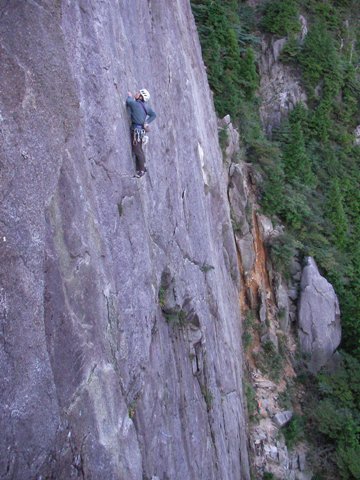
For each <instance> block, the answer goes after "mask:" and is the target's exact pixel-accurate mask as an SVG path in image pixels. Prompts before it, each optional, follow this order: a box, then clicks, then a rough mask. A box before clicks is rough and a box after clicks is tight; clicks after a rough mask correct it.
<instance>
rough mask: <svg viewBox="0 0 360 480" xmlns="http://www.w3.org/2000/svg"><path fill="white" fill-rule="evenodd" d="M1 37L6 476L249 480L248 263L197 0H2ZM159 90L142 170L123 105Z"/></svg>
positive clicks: (2, 470)
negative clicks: (242, 295)
mask: <svg viewBox="0 0 360 480" xmlns="http://www.w3.org/2000/svg"><path fill="white" fill-rule="evenodd" d="M170 3H171V5H170ZM178 45H181V48H177V46H178ZM0 48H1V59H2V60H1V62H2V74H1V76H0V87H1V88H0V91H1V102H0V129H1V131H0V135H1V142H0V143H1V145H2V154H1V170H2V171H1V190H0V191H1V216H0V218H1V223H0V229H1V237H0V238H1V245H0V282H1V285H0V314H1V329H0V338H1V344H0V368H1V372H2V375H1V385H0V409H1V412H0V418H1V433H2V434H1V440H0V459H1V460H0V475H1V478H2V479H5V480H10V479H14V478H16V479H17V480H23V479H26V480H27V479H29V478H37V479H44V478H57V479H59V480H61V479H64V480H65V479H66V480H70V479H72V478H93V479H103V480H107V479H112V480H125V479H126V480H141V479H151V478H153V479H155V478H159V479H161V480H165V479H171V480H176V479H194V480H195V479H196V480H197V479H206V480H211V479H214V480H215V479H221V480H226V479H228V480H232V479H245V480H246V479H248V478H249V468H248V457H247V434H246V421H245V418H244V407H243V394H242V369H243V366H242V352H241V326H240V313H239V290H238V287H239V273H238V269H237V255H236V248H235V243H234V239H233V233H232V227H231V221H230V212H229V209H228V204H227V191H226V185H225V179H224V172H223V162H222V157H221V151H220V148H219V145H218V136H217V122H216V118H215V114H214V110H213V107H212V99H211V94H210V91H209V88H208V84H207V78H206V74H205V70H204V67H203V63H202V58H201V51H200V47H199V43H198V39H197V34H196V29H195V25H194V22H193V18H192V14H191V10H190V4H189V2H187V1H186V2H177V3H172V2H168V1H165V0H157V1H156V2H155V1H150V0H149V1H148V2H145V1H142V0H141V1H140V0H125V1H122V2H120V3H119V2H90V1H87V0H82V1H79V2H67V1H62V0H59V1H57V2H45V1H40V0H38V1H29V2H23V1H14V2H5V3H3V4H2V6H1V7H0ZM142 86H145V87H146V88H148V89H149V90H150V92H151V94H152V97H153V105H152V106H153V108H154V110H155V111H156V112H157V114H158V117H157V120H156V122H155V123H154V124H153V127H152V132H151V134H150V137H151V138H150V142H149V145H148V146H147V147H146V148H147V160H148V162H147V167H148V173H147V175H146V176H145V177H143V178H142V179H141V180H140V179H134V178H133V172H134V164H133V159H132V157H131V148H130V139H129V122H128V116H127V112H126V109H125V106H124V99H125V95H126V92H127V91H128V90H129V89H134V88H138V87H142Z"/></svg>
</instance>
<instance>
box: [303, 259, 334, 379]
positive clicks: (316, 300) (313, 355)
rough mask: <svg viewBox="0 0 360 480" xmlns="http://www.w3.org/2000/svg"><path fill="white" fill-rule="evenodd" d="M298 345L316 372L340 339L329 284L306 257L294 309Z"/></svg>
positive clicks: (328, 357) (330, 355)
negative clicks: (297, 305)
mask: <svg viewBox="0 0 360 480" xmlns="http://www.w3.org/2000/svg"><path fill="white" fill-rule="evenodd" d="M298 322H299V324H298V335H299V340H300V348H301V351H302V352H303V353H305V354H306V355H307V357H308V358H309V360H308V368H309V370H310V371H311V372H313V373H316V372H318V371H319V370H320V368H321V367H323V366H324V365H325V364H326V363H327V362H328V360H330V358H331V357H332V355H333V353H334V352H335V350H336V348H337V347H338V345H339V344H340V340H341V325H340V308H339V302H338V299H337V296H336V294H335V291H334V288H333V286H332V285H331V284H330V283H329V282H328V281H327V280H326V278H324V277H323V276H321V275H320V273H319V270H318V268H317V266H316V263H315V260H314V259H313V258H311V257H307V259H306V266H305V268H304V270H303V273H302V277H301V293H300V300H299V311H298Z"/></svg>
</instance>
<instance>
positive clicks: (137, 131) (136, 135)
mask: <svg viewBox="0 0 360 480" xmlns="http://www.w3.org/2000/svg"><path fill="white" fill-rule="evenodd" d="M144 136H145V129H144V127H143V126H142V125H136V126H135V128H134V130H133V145H136V144H137V143H142V141H143V138H144Z"/></svg>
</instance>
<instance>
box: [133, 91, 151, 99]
mask: <svg viewBox="0 0 360 480" xmlns="http://www.w3.org/2000/svg"><path fill="white" fill-rule="evenodd" d="M135 98H136V100H139V99H142V100H144V102H148V101H149V100H150V93H149V92H148V91H147V90H146V89H145V88H141V89H140V90H139V91H138V92H137V93H136V94H135Z"/></svg>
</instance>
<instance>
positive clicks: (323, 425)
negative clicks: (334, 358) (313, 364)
mask: <svg viewBox="0 0 360 480" xmlns="http://www.w3.org/2000/svg"><path fill="white" fill-rule="evenodd" d="M342 360H343V362H342V366H341V368H339V369H338V370H337V371H336V372H335V373H334V374H332V375H330V374H321V375H319V376H318V391H319V395H320V398H321V399H320V401H319V402H318V403H317V406H316V407H315V408H314V410H313V412H312V416H313V418H312V421H314V422H315V426H316V428H317V429H318V431H319V432H321V433H322V434H323V435H325V437H326V438H327V439H328V441H329V442H330V443H332V444H334V446H335V458H336V463H337V466H338V470H339V475H340V478H341V479H349V480H350V479H356V478H359V474H360V442H359V440H360V414H359V410H360V363H359V362H358V361H357V360H356V359H355V358H353V357H351V356H350V355H347V354H345V353H344V354H343V356H342Z"/></svg>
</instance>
